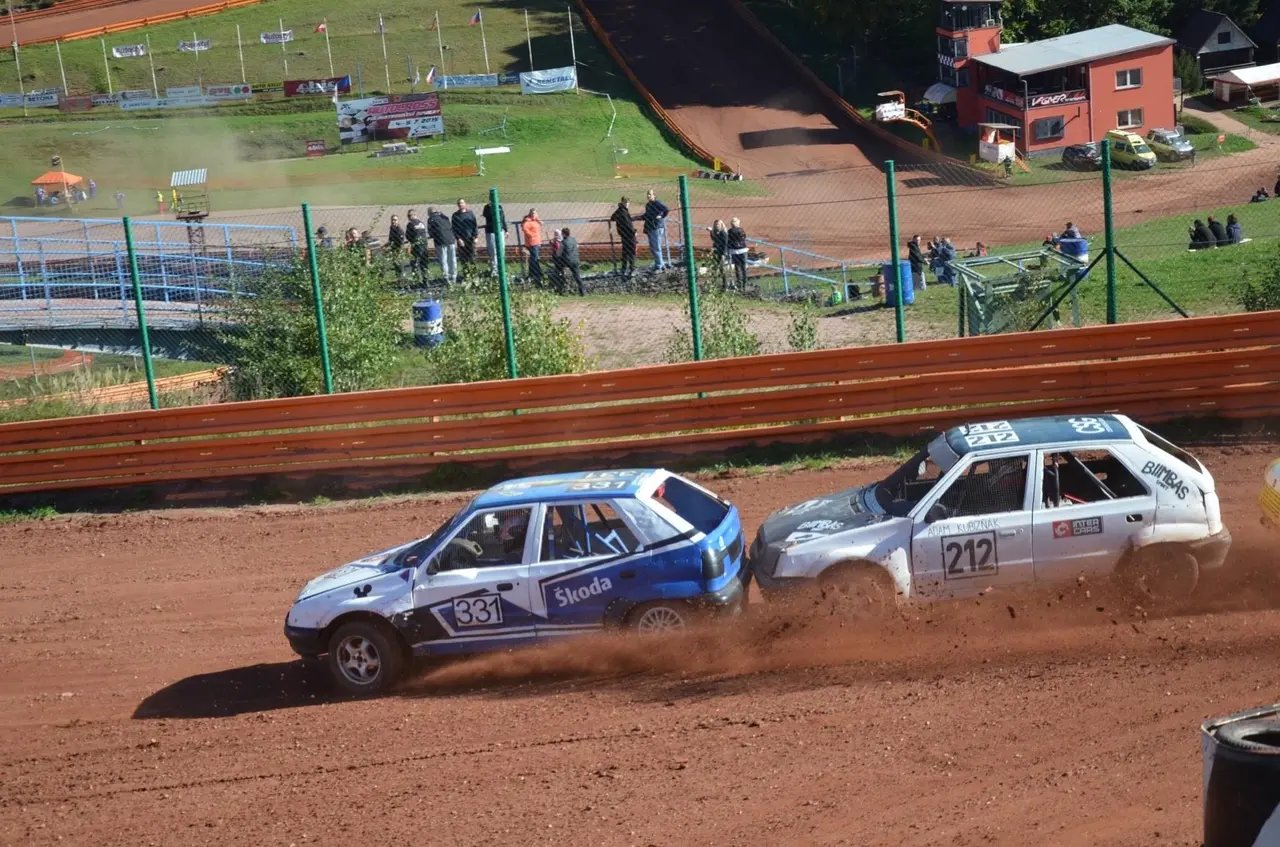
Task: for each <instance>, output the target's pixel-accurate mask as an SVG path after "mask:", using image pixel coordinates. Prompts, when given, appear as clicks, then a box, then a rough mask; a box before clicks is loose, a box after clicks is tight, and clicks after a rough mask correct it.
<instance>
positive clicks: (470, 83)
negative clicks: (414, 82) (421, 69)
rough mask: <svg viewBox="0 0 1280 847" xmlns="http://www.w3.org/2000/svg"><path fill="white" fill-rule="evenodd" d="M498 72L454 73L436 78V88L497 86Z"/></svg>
mask: <svg viewBox="0 0 1280 847" xmlns="http://www.w3.org/2000/svg"><path fill="white" fill-rule="evenodd" d="M497 87H498V75H497V74H454V75H453V76H442V77H437V78H436V88H439V89H441V90H443V89H446V88H497Z"/></svg>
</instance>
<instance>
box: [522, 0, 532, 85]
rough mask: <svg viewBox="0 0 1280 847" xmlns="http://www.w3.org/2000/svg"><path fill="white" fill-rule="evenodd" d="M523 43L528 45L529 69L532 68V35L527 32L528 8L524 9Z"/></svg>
mask: <svg viewBox="0 0 1280 847" xmlns="http://www.w3.org/2000/svg"><path fill="white" fill-rule="evenodd" d="M524 43H525V44H527V45H529V70H533V36H532V35H530V34H529V10H528V9H525V10H524Z"/></svg>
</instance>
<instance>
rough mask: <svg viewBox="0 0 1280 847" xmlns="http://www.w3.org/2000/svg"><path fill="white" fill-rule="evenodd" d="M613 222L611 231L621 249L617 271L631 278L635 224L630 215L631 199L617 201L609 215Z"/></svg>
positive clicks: (634, 245) (634, 257)
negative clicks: (614, 233)
mask: <svg viewBox="0 0 1280 847" xmlns="http://www.w3.org/2000/svg"><path fill="white" fill-rule="evenodd" d="M609 220H610V221H611V222H612V223H613V231H614V232H616V233H617V234H618V244H619V245H620V247H621V249H622V263H621V264H620V265H619V266H618V273H619V274H620V275H621V276H622V278H623V279H631V275H632V274H633V273H635V272H636V225H635V218H633V217H632V216H631V201H629V200H628V199H627V198H626V197H623V198H622V199H621V200H619V201H618V208H616V209H614V210H613V214H612V215H610V216H609Z"/></svg>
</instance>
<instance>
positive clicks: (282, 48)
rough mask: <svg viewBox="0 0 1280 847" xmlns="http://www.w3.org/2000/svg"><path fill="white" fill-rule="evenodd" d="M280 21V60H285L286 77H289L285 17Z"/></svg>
mask: <svg viewBox="0 0 1280 847" xmlns="http://www.w3.org/2000/svg"><path fill="white" fill-rule="evenodd" d="M279 21H280V61H282V62H284V78H285V79H288V78H289V51H288V49H286V48H285V45H284V18H279Z"/></svg>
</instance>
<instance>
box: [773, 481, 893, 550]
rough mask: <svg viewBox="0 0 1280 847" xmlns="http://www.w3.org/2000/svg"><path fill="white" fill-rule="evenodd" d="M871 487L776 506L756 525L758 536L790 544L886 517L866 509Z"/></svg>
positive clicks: (868, 523) (776, 543)
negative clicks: (770, 513)
mask: <svg viewBox="0 0 1280 847" xmlns="http://www.w3.org/2000/svg"><path fill="white" fill-rule="evenodd" d="M871 488H872V487H871V486H862V487H860V488H850V489H847V490H845V491H838V492H836V493H834V494H827V495H824V496H822V497H816V498H814V499H812V500H805V501H804V502H803V503H796V504H794V505H791V506H787V507H786V508H784V509H779V510H778V511H776V512H774V513H773V514H772V515H770V516H769V517H768V518H766V519H765V522H764V523H763V524H761V525H760V532H759V538H760V540H761V541H762V542H763V543H764V544H766V545H778V546H783V547H790V546H792V545H794V544H803V543H804V542H806V541H812V540H813V539H815V538H821V537H823V536H827V535H835V534H837V533H840V532H848V531H849V530H851V529H857V528H859V527H863V526H870V525H871V524H876V523H880V522H882V521H885V520H888V519H889V516H888V515H885V514H882V513H880V512H873V511H871V510H870V507H871V504H872V503H873V502H874V501H873V499H872V497H871Z"/></svg>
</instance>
